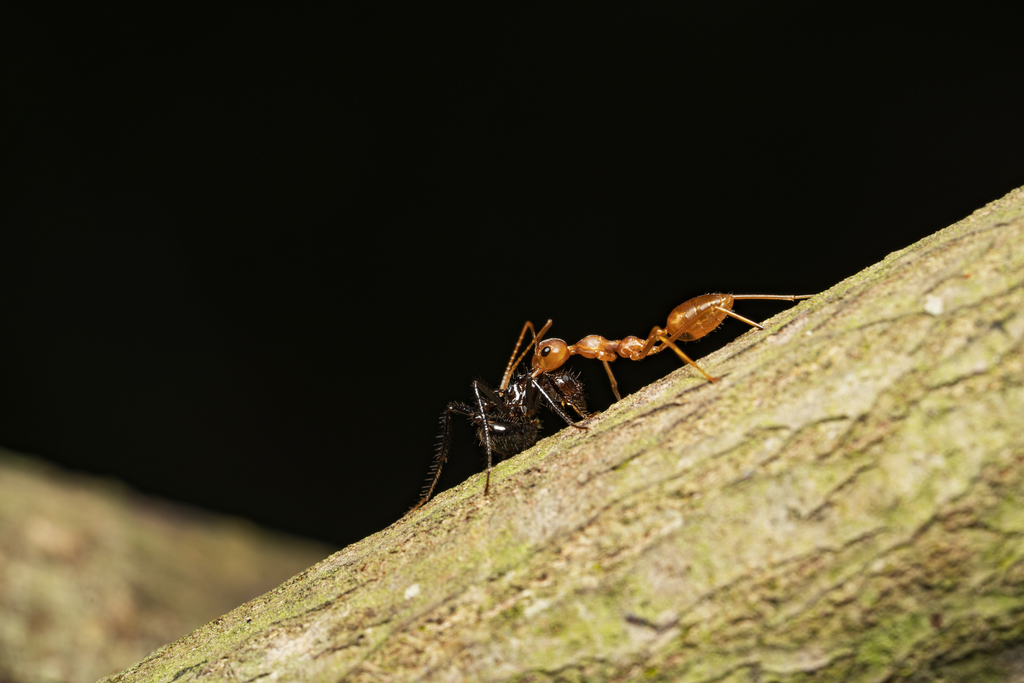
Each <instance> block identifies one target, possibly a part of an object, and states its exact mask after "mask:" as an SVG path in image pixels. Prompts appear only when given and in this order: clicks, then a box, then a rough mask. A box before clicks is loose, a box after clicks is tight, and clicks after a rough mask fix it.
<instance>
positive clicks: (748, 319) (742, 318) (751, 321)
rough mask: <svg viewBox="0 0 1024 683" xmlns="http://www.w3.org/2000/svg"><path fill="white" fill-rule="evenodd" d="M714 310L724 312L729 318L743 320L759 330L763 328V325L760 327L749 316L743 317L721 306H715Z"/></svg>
mask: <svg viewBox="0 0 1024 683" xmlns="http://www.w3.org/2000/svg"><path fill="white" fill-rule="evenodd" d="M715 310H716V311H721V312H722V313H725V314H726V315H727V316H729V317H730V318H736V319H737V320H739V321H740V322H744V323H746V324H748V325H750V326H751V327H756V328H757V329H759V330H763V329H764V328H763V327H761V325H759V324H758V323H755V322H754V321H753V320H751V319H750V318H744V317H743V316H742V315H740V314H739V313H734V312H733V311H730V310H729V309H728V308H722V307H721V306H715Z"/></svg>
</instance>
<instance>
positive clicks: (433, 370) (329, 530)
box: [0, 4, 1024, 544]
mask: <svg viewBox="0 0 1024 683" xmlns="http://www.w3.org/2000/svg"><path fill="white" fill-rule="evenodd" d="M563 9H564V8H563ZM176 12H177V13H176ZM1019 25H1020V23H1019V18H1012V17H1005V16H1003V17H960V16H954V15H948V16H934V15H929V16H915V17H912V18H908V19H907V20H905V21H900V20H897V19H896V18H894V17H892V16H864V17H855V16H838V15H837V16H835V17H824V16H819V15H814V16H808V15H806V14H805V13H802V12H792V13H788V14H786V13H779V12H778V11H777V10H770V11H766V10H758V11H746V10H745V11H742V12H741V11H738V10H737V11H729V10H725V11H722V12H719V13H717V14H711V13H705V14H698V13H697V12H694V11H693V10H690V9H683V10H678V11H676V12H675V13H659V12H653V11H651V10H649V9H626V8H620V7H616V6H613V5H610V4H595V5H587V6H580V7H578V8H577V9H576V10H571V11H570V12H569V13H567V14H565V15H563V16H554V15H553V14H546V13H544V12H541V11H539V10H536V9H535V10H530V11H527V12H524V13H523V14H521V15H514V14H513V12H512V11H511V10H509V13H508V15H507V16H497V15H495V16H484V15H482V14H480V15H466V14H464V13H463V12H461V11H456V10H454V9H453V10H451V11H450V12H449V13H447V14H444V13H431V12H430V11H427V12H421V13H419V14H413V13H410V12H409V11H408V10H404V9H403V10H402V11H398V10H391V9H388V8H387V7H386V6H384V5H381V6H380V7H379V8H374V9H372V10H366V11H363V10H352V11H350V13H349V14H348V15H345V16H339V15H331V16H326V15H314V14H310V15H307V16H296V15H295V14H292V13H281V12H280V11H278V10H274V9H272V8H270V6H269V5H257V4H254V5H253V6H252V7H251V8H250V9H249V10H248V13H247V14H240V15H236V16H230V17H228V16H213V15H200V14H195V13H194V12H192V11H190V10H171V9H167V10H166V11H164V13H163V14H159V13H154V14H153V15H150V16H145V17H143V16H138V17H118V19H117V20H116V21H113V20H107V19H97V18H96V17H92V16H88V15H81V16H70V17H69V16H66V15H62V16H61V17H60V19H59V21H58V20H57V19H56V18H54V17H41V18H40V19H39V20H38V21H37V22H35V23H34V24H32V25H26V26H25V27H24V30H23V31H21V36H20V37H21V38H22V40H20V41H18V42H17V44H16V46H15V47H9V48H8V50H9V54H8V56H7V59H6V60H5V61H7V62H8V64H11V65H12V66H13V69H12V70H13V72H14V83H13V88H12V90H11V96H10V98H9V100H8V102H7V108H8V111H9V113H12V114H13V115H14V118H15V119H16V123H14V124H12V125H11V126H10V128H9V130H8V131H7V134H6V135H5V136H4V137H5V139H6V143H5V150H6V152H5V155H4V156H5V158H6V159H7V161H8V164H6V165H7V166H8V170H7V171H6V172H5V179H4V191H3V211H4V214H5V215H6V216H7V217H6V218H4V220H3V222H4V226H3V228H2V238H0V249H2V252H0V258H2V268H0V288H2V290H0V291H2V293H0V444H2V445H3V446H6V447H8V448H12V449H16V450H20V451H24V452H28V453H33V454H38V455H40V456H42V457H44V458H47V459H49V460H51V461H54V462H57V463H60V464H62V465H65V466H67V467H69V468H73V469H77V470H84V471H89V472H96V473H100V474H105V475H112V476H115V477H118V478H120V479H122V480H124V481H126V482H129V483H130V484H131V485H133V486H134V487H136V488H138V489H140V490H143V491H146V492H149V493H153V494H157V495H160V496H165V497H167V498H171V499H176V500H179V501H184V502H188V503H192V504H196V505H200V506H204V507H207V508H210V509H215V510H221V511H225V512H229V513H233V514H238V515H243V516H246V517H249V518H251V519H253V520H255V521H258V522H260V523H263V524H267V525H271V526H274V527H277V528H280V529H284V530H288V531H291V532H295V533H299V534H305V535H308V536H313V537H318V538H321V539H324V540H328V541H332V542H335V543H338V544H347V543H350V542H352V541H355V540H357V539H359V538H361V537H363V536H365V535H366V534H368V533H371V532H373V531H376V530H378V529H381V528H383V527H385V526H387V525H388V524H390V523H391V522H393V521H395V520H396V519H398V518H399V517H400V516H401V515H402V514H403V513H404V512H405V510H407V509H408V508H409V506H410V505H411V504H413V503H414V502H415V500H416V499H417V495H418V492H419V490H420V486H421V484H422V482H423V481H424V479H425V477H426V474H427V470H428V468H429V465H430V462H431V458H432V453H433V449H434V444H435V441H436V435H437V428H438V423H437V420H438V415H439V414H440V412H441V410H442V409H443V408H444V406H445V404H446V403H447V402H448V401H450V400H455V399H459V400H468V398H469V383H470V381H471V380H472V379H474V378H482V379H485V380H487V381H489V382H491V383H492V384H495V383H497V382H498V381H499V380H500V378H501V373H502V370H503V369H504V365H505V362H506V361H507V359H508V354H509V353H510V352H511V347H512V344H513V343H514V341H515V337H516V335H517V334H518V332H519V330H520V328H521V326H522V324H523V322H524V321H525V320H527V319H529V320H533V321H535V322H538V323H542V322H543V321H544V320H546V319H547V318H553V319H554V320H555V327H554V328H553V330H552V334H553V335H556V336H561V337H564V338H566V339H567V340H568V341H570V342H571V341H576V340H577V339H579V338H580V337H582V336H584V335H586V334H591V333H599V334H602V335H604V336H606V337H609V338H619V337H622V336H625V335H628V334H636V335H639V336H643V335H645V334H646V333H647V332H648V331H649V330H650V328H651V327H652V326H653V325H655V324H662V325H663V324H664V323H665V318H666V316H667V314H668V312H669V311H670V310H671V309H672V308H673V307H674V306H676V305H677V304H679V303H681V302H682V301H684V300H685V299H688V298H690V297H692V296H695V295H698V294H703V293H705V292H715V291H732V292H741V291H742V292H754V293H813V292H818V291H822V290H825V289H827V288H828V287H830V286H831V285H833V284H835V283H837V282H839V281H840V280H842V279H843V278H846V277H847V276H849V275H852V274H854V273H856V272H857V271H859V270H861V269H862V268H864V267H866V266H869V265H871V264H873V263H875V262H876V261H878V260H879V259H881V258H882V257H884V256H885V255H886V254H888V253H889V252H891V251H894V250H896V249H900V248H903V247H905V246H907V245H909V244H911V243H912V242H914V241H916V240H918V239H920V238H922V237H924V236H926V235H929V234H931V233H933V232H935V231H936V230H939V229H941V228H943V227H945V226H947V225H949V224H950V223H953V222H955V221H957V220H959V219H961V218H963V217H965V216H966V215H967V214H969V213H970V212H971V211H973V210H975V209H977V208H979V207H981V206H982V205H984V204H985V203H987V202H989V201H992V200H994V199H997V198H999V197H1001V196H1002V195H1004V194H1005V193H1006V192H1008V191H1010V190H1011V189H1013V188H1015V187H1017V186H1020V185H1024V163H1022V159H1024V135H1021V125H1020V122H1021V120H1022V118H1024V107H1022V105H1024V95H1022V93H1024V88H1022V87H1021V76H1020V74H1021V70H1020V56H1019V45H1018V43H1017V41H1016V39H1015V38H1014V35H1013V32H1014V31H1015V30H1016V28H1015V27H1019ZM785 305H787V304H771V303H760V302H745V303H743V304H742V305H741V307H740V306H738V309H739V310H740V311H741V312H743V313H744V314H746V315H748V316H750V317H753V318H754V319H763V318H767V317H769V316H770V315H772V314H774V313H775V312H777V311H778V310H781V308H783V307H784V306H785ZM743 331H744V326H743V325H742V324H740V323H737V322H735V321H730V322H728V323H726V324H725V325H724V326H723V329H722V331H720V332H718V333H716V334H715V335H712V337H711V338H710V339H706V340H704V341H702V342H699V343H697V344H694V345H691V346H689V347H688V351H692V355H695V356H698V357H699V356H703V355H705V354H706V353H708V352H710V351H712V350H714V349H715V348H718V346H721V345H722V344H724V343H727V342H728V341H729V340H730V339H733V338H735V336H736V335H737V334H739V333H742V332H743ZM669 356H670V354H664V355H663V356H661V357H657V358H652V359H650V360H647V361H644V362H643V363H627V362H625V361H620V362H619V363H617V364H616V370H617V375H618V378H619V381H620V385H621V386H622V388H623V390H624V392H625V393H629V392H632V391H635V390H636V389H638V388H640V387H641V386H643V385H644V384H646V383H648V382H650V381H652V380H653V379H655V378H657V377H660V376H663V375H664V374H667V373H668V372H670V371H671V370H673V369H675V368H676V367H678V365H679V363H678V361H677V360H675V359H673V358H671V357H669ZM572 365H573V367H575V368H577V369H579V370H581V371H582V372H584V378H585V380H586V382H587V384H588V393H589V396H590V400H591V404H592V406H593V407H594V408H597V409H603V408H605V407H607V406H608V405H609V403H610V402H611V395H610V391H609V390H608V388H607V382H606V380H605V378H604V374H603V371H602V370H601V368H600V364H598V363H596V362H594V361H586V360H581V359H578V360H575V361H573V363H572ZM546 421H547V423H548V425H549V426H551V427H554V426H556V424H555V423H556V422H557V421H558V420H557V418H556V417H554V416H551V415H550V414H549V415H548V417H547V418H546ZM457 430H458V432H459V437H460V439H459V440H458V441H457V442H456V444H455V452H454V454H453V461H452V462H451V463H450V466H449V467H448V469H447V471H446V476H445V477H444V479H443V482H442V483H443V486H451V485H453V484H456V483H458V482H459V481H462V480H463V479H465V477H467V476H468V475H469V474H471V473H472V472H474V471H479V469H480V467H481V465H482V453H481V450H480V449H479V448H477V447H476V446H475V445H474V444H473V443H472V442H471V429H470V427H469V426H468V425H464V424H459V425H457Z"/></svg>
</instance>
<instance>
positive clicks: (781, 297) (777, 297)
mask: <svg viewBox="0 0 1024 683" xmlns="http://www.w3.org/2000/svg"><path fill="white" fill-rule="evenodd" d="M813 296H815V295H814V294H733V295H732V298H733V299H764V300H769V301H799V300H801V299H810V298H811V297H813Z"/></svg>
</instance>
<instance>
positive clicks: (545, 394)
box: [530, 379, 589, 429]
mask: <svg viewBox="0 0 1024 683" xmlns="http://www.w3.org/2000/svg"><path fill="white" fill-rule="evenodd" d="M530 381H531V382H532V383H533V388H534V389H536V390H537V391H538V392H540V395H541V396H543V397H544V399H545V400H546V401H547V402H548V405H549V406H550V407H551V410H553V411H555V412H556V413H557V414H558V417H560V418H562V419H563V420H565V422H566V423H567V424H570V425H572V426H573V427H575V428H576V429H589V427H585V426H583V425H580V424H576V423H575V422H574V421H573V419H572V418H571V417H569V415H568V413H566V412H565V411H564V410H562V408H561V407H560V405H559V404H560V401H555V400H553V399H552V398H551V397H550V396H548V392H546V391H544V387H542V386H541V385H540V382H538V381H537V380H536V379H532V380H530ZM555 390H556V391H557V390H558V388H557V387H555ZM559 393H561V392H559Z"/></svg>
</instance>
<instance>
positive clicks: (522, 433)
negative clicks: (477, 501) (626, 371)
mask: <svg viewBox="0 0 1024 683" xmlns="http://www.w3.org/2000/svg"><path fill="white" fill-rule="evenodd" d="M550 324H551V323H550V321H549V322H548V326H550ZM527 330H530V332H532V333H533V343H532V344H530V345H527V347H526V349H524V350H523V354H522V355H520V356H519V357H518V359H517V358H516V354H517V353H518V352H519V347H520V345H521V344H522V341H523V337H524V336H525V335H526V331H527ZM546 330H547V326H545V327H544V328H542V329H541V334H543V333H544V332H545V331H546ZM538 338H539V335H538V334H537V333H536V332H535V331H534V329H533V324H532V323H530V322H527V323H526V324H525V325H523V331H522V332H520V333H519V339H518V340H517V341H516V347H515V349H514V350H513V351H512V356H511V357H510V358H509V361H508V365H507V366H505V374H504V375H503V376H502V378H501V385H500V387H499V388H498V390H497V391H495V390H493V389H491V388H490V387H488V386H487V385H486V384H484V383H483V382H482V381H480V380H474V381H473V385H472V386H473V398H474V403H473V405H468V404H465V403H462V402H459V401H452V402H451V403H449V404H448V407H447V408H445V410H444V412H443V413H442V414H441V438H440V443H439V444H438V449H437V453H436V454H435V456H434V464H433V465H432V466H431V469H430V473H429V474H428V476H427V485H426V486H425V487H424V490H423V495H422V497H421V498H420V500H419V502H418V503H416V505H415V506H414V507H413V508H412V510H416V509H418V508H420V507H421V506H422V505H423V504H424V503H426V502H427V501H428V500H430V496H431V495H432V494H433V493H434V487H435V486H437V480H438V479H439V478H440V476H441V467H442V465H444V463H445V462H446V461H447V460H448V453H449V451H450V450H451V433H452V415H463V416H465V417H466V418H468V419H469V421H470V422H471V423H472V424H473V425H475V426H476V437H477V440H478V441H479V442H480V444H481V445H482V446H484V449H485V450H486V451H487V480H486V483H485V484H484V495H487V494H488V493H489V492H490V490H491V464H492V460H493V455H492V454H494V453H496V454H498V455H501V456H505V457H507V456H511V455H515V454H516V453H519V452H521V451H524V450H526V449H527V448H529V447H530V446H532V445H533V444H535V443H536V442H537V434H538V432H539V431H540V427H541V421H540V418H539V417H538V416H537V413H538V412H539V411H540V406H541V401H543V403H544V405H545V406H546V407H547V408H549V409H550V410H551V411H553V412H554V413H557V414H558V416H559V417H561V418H562V419H563V420H565V421H566V423H568V424H570V425H572V426H573V427H576V428H578V429H586V427H583V426H581V425H579V424H577V423H576V422H575V421H574V420H573V419H572V418H571V417H570V416H569V415H568V413H566V411H565V410H564V409H565V408H567V407H568V408H572V409H573V410H575V411H576V412H577V413H578V414H579V416H580V417H581V418H586V417H589V415H590V414H589V413H588V412H587V401H586V396H585V395H584V393H583V382H581V381H580V379H579V377H577V376H576V375H575V374H574V373H572V372H570V371H568V370H565V369H559V368H553V369H552V370H551V371H549V372H544V373H536V374H534V373H531V372H528V371H525V370H521V371H520V372H519V373H518V374H515V375H514V374H513V373H514V371H515V370H516V368H517V367H518V365H519V363H520V361H522V359H523V357H524V356H525V355H526V353H527V352H528V351H529V350H530V348H533V349H534V354H535V355H536V348H537V340H538ZM412 510H410V512H412Z"/></svg>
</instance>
